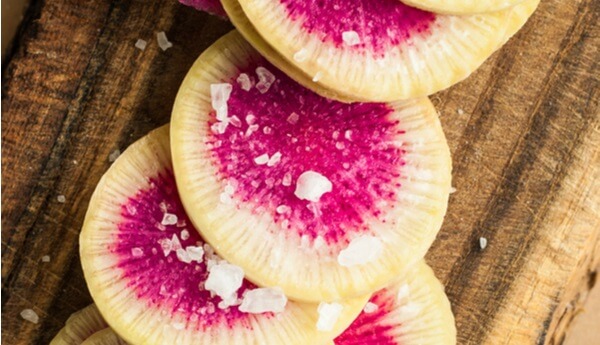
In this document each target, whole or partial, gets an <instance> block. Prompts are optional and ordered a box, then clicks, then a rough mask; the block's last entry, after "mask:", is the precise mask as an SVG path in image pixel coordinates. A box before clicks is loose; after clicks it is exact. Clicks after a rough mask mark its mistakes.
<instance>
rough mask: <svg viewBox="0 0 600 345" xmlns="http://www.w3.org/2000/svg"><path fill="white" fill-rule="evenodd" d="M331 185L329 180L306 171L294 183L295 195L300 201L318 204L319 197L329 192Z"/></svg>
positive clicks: (313, 172)
mask: <svg viewBox="0 0 600 345" xmlns="http://www.w3.org/2000/svg"><path fill="white" fill-rule="evenodd" d="M332 189H333V185H332V184H331V181H329V179H328V178H327V177H325V176H323V175H321V174H319V173H318V172H315V171H312V170H308V171H305V172H303V173H302V174H301V175H300V177H298V180H297V181H296V190H295V191H294V195H296V196H297V197H298V198H299V199H301V200H308V201H312V202H318V201H319V200H320V199H321V196H322V195H323V194H325V193H328V192H331V190H332Z"/></svg>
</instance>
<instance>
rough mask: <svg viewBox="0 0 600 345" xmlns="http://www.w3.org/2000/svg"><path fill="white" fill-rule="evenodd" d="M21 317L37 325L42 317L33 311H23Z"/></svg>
mask: <svg viewBox="0 0 600 345" xmlns="http://www.w3.org/2000/svg"><path fill="white" fill-rule="evenodd" d="M21 317H22V318H23V319H24V320H27V321H29V322H31V323H35V324H37V323H38V322H39V321H40V317H39V316H38V314H37V313H36V312H35V311H33V309H23V310H22V311H21Z"/></svg>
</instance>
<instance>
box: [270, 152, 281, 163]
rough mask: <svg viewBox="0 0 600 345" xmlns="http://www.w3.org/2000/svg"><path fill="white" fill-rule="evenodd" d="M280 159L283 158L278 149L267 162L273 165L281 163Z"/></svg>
mask: <svg viewBox="0 0 600 345" xmlns="http://www.w3.org/2000/svg"><path fill="white" fill-rule="evenodd" d="M280 160H281V152H279V151H277V152H275V153H274V154H273V155H272V156H271V158H269V161H268V162H267V166H269V167H272V166H274V165H275V164H277V163H279V161H280Z"/></svg>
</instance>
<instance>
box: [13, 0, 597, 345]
mask: <svg viewBox="0 0 600 345" xmlns="http://www.w3.org/2000/svg"><path fill="white" fill-rule="evenodd" d="M599 23H600V2H598V1H597V0H571V1H564V0H542V4H541V6H540V8H539V9H538V11H537V13H536V14H535V15H534V16H533V17H532V18H531V20H530V21H529V23H528V24H527V25H526V26H525V28H524V29H523V30H522V31H521V32H520V33H519V34H518V35H517V36H516V37H514V38H513V39H512V40H511V41H510V42H509V43H508V44H507V45H506V46H505V47H504V48H502V49H501V50H500V51H499V52H498V53H496V54H495V55H494V56H493V57H492V58H490V59H489V60H488V61H487V63H486V64H485V65H484V66H483V67H481V68H480V69H479V70H478V71H477V72H476V73H475V74H474V75H472V76H471V77H470V78H468V79H467V80H466V81H464V82H462V83H460V84H459V85H456V86H454V87H452V88H451V89H449V90H446V91H444V92H440V93H439V94H436V95H434V96H432V99H433V101H434V103H435V105H436V107H437V109H438V111H439V113H440V117H441V119H442V122H443V125H444V129H445V132H446V135H447V137H448V141H449V143H450V147H451V150H452V153H453V162H454V173H453V176H454V186H455V187H456V190H457V191H456V192H455V193H454V194H452V197H451V199H450V206H449V211H448V215H447V217H446V221H445V223H444V226H443V229H442V230H441V232H440V234H439V236H438V239H437V241H436V242H435V244H434V245H433V247H432V248H431V251H430V253H429V254H428V256H427V261H428V262H429V263H430V265H432V266H433V268H434V269H435V272H436V273H437V275H438V277H439V278H440V280H441V281H442V282H443V283H444V284H445V286H446V292H447V293H448V296H449V298H450V300H451V302H452V306H453V310H454V313H455V315H456V322H457V327H458V341H459V343H460V344H483V343H486V344H546V343H548V344H555V343H560V341H561V337H562V336H563V335H564V328H565V327H566V325H568V323H569V320H570V319H571V317H572V315H573V314H574V313H575V312H576V310H577V306H578V305H579V302H580V299H581V297H580V296H583V294H581V293H582V292H584V291H585V290H587V289H589V287H590V285H592V284H593V283H594V281H595V277H596V273H595V272H596V270H597V269H598V264H597V263H598V258H599V256H600V255H599V254H600V248H599V245H598V243H599V242H598V238H599V235H598V234H599V228H600V215H599V212H600V196H599V195H600V193H599V192H600V182H599V178H600V152H599V147H600V116H599V111H600V108H599V103H600V81H599V75H600V52H599V50H600V26H599ZM230 29H231V26H230V25H229V24H228V23H227V22H224V21H222V20H219V19H217V18H215V17H211V16H209V15H206V14H204V13H200V12H196V11H194V10H192V9H190V8H186V7H184V6H181V5H179V4H177V3H176V1H174V0H164V1H147V0H138V1H108V0H107V1H79V0H53V1H37V2H34V5H33V7H32V8H31V9H30V11H29V13H28V15H27V17H26V19H25V21H24V24H23V27H22V29H21V31H20V33H19V35H18V37H17V42H16V49H15V50H14V51H13V53H12V56H11V57H10V58H9V60H8V63H5V64H3V74H2V76H3V85H2V110H3V114H2V174H3V178H2V326H3V327H2V340H3V344H7V345H10V344H46V343H47V342H48V341H49V340H50V339H51V338H52V337H53V336H54V334H55V333H56V332H57V330H58V329H59V328H60V327H61V326H62V325H63V323H64V322H65V320H66V319H67V317H68V316H69V315H70V314H71V313H72V312H74V311H76V310H78V309H80V308H82V307H84V306H86V305H87V304H89V303H91V299H90V296H89V293H88V291H87V288H86V285H85V282H84V280H83V275H82V271H81V267H80V263H79V256H78V245H77V241H78V234H79V230H80V227H81V224H82V221H83V217H84V214H85V211H86V208H87V204H88V200H89V198H90V195H91V193H92V192H93V190H94V187H95V186H96V183H97V182H98V180H99V179H100V177H101V176H102V174H103V173H104V172H105V171H106V169H107V168H108V166H109V165H110V163H109V160H108V157H109V155H110V153H111V152H113V151H114V150H115V149H120V150H124V149H125V148H126V147H127V146H128V145H129V144H130V143H132V142H133V141H135V140H136V139H138V138H140V137H141V136H143V135H144V134H145V133H147V132H148V131H149V130H151V129H153V128H156V127H157V126H159V125H162V124H165V123H167V122H168V121H169V116H170V109H171V106H172V104H173V99H174V97H175V94H176V92H177V88H178V86H179V84H180V82H181V80H182V78H183V76H184V75H185V73H186V71H187V69H188V68H189V67H190V66H191V64H192V62H193V61H194V59H195V58H196V57H197V56H198V55H199V54H200V53H201V52H202V51H203V50H204V49H205V48H206V47H207V46H209V45H210V44H211V43H212V42H213V41H214V40H215V39H217V38H218V37H220V36H221V35H222V34H224V33H226V32H228V31H229V30H230ZM158 31H165V32H166V33H167V36H168V37H169V38H170V40H171V41H172V42H173V44H174V46H173V48H171V49H169V50H167V51H166V52H163V51H161V50H160V49H159V48H158V46H157V43H156V33H157V32H158ZM138 38H141V39H145V40H147V41H148V42H149V44H148V47H147V48H146V50H145V51H140V50H138V49H136V48H135V47H134V44H135V42H136V40H137V39H138ZM59 195H64V196H65V199H66V200H65V202H64V203H61V202H59V201H58V200H57V197H58V196H59ZM480 237H485V238H487V240H488V246H487V248H485V250H481V249H480V248H479V238H480ZM44 255H49V256H50V262H42V260H41V258H42V256H44ZM25 308H32V309H34V310H35V311H36V312H37V314H38V315H39V316H40V321H39V323H38V324H32V323H29V322H27V321H24V320H23V319H21V317H20V316H19V313H20V312H21V310H23V309H25Z"/></svg>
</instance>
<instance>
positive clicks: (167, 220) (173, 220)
mask: <svg viewBox="0 0 600 345" xmlns="http://www.w3.org/2000/svg"><path fill="white" fill-rule="evenodd" d="M160 224H162V225H175V224H177V215H175V214H173V213H165V214H164V215H163V219H162V221H161V222H160Z"/></svg>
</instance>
